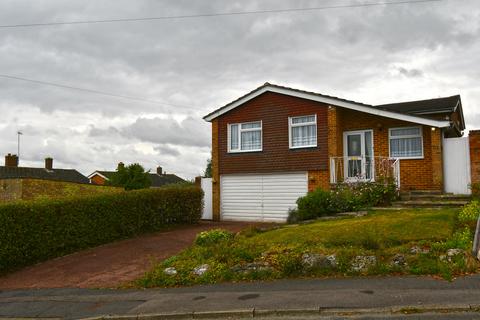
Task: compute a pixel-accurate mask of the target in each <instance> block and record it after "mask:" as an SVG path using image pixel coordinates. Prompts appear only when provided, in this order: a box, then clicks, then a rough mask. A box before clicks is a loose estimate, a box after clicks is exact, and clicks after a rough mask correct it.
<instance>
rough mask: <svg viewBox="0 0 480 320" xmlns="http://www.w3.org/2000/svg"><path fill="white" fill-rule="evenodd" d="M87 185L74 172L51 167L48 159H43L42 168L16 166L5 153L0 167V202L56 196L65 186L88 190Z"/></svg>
mask: <svg viewBox="0 0 480 320" xmlns="http://www.w3.org/2000/svg"><path fill="white" fill-rule="evenodd" d="M89 182H90V181H89V180H88V178H87V177H85V176H84V175H82V174H81V173H80V172H78V171H77V170H74V169H57V168H54V167H53V159H52V158H46V159H45V167H43V168H32V167H19V166H18V156H17V155H14V154H7V155H6V156H5V166H0V201H12V200H31V199H35V198H36V197H38V196H49V195H59V194H62V191H65V189H66V188H67V186H71V185H73V184H75V185H85V186H86V187H89V185H88V184H89ZM67 189H68V188H67Z"/></svg>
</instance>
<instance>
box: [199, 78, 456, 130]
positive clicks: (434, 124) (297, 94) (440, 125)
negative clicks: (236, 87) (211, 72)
mask: <svg viewBox="0 0 480 320" xmlns="http://www.w3.org/2000/svg"><path fill="white" fill-rule="evenodd" d="M267 91H270V92H275V93H280V94H284V95H288V96H293V97H297V98H302V99H307V100H312V101H317V102H321V103H325V104H328V105H332V106H338V107H342V108H346V109H350V110H356V111H360V112H364V113H368V114H373V115H376V116H380V117H386V118H391V119H397V120H402V121H407V122H413V123H418V124H423V125H426V126H431V127H437V128H446V127H449V126H450V121H437V120H431V119H425V118H422V117H416V116H412V115H407V114H401V113H396V112H391V111H385V110H380V109H376V108H374V107H368V106H364V105H360V104H356V103H353V102H347V101H341V100H337V99H334V98H328V97H322V96H318V95H315V94H311V93H307V92H298V91H295V90H290V89H286V88H278V87H270V86H266V87H264V88H262V89H260V90H258V91H256V92H253V93H252V94H250V95H248V96H245V97H243V98H242V99H240V100H238V101H235V102H234V103H232V104H231V105H229V106H228V107H226V108H224V109H221V110H218V111H217V112H215V113H213V114H211V115H210V116H208V117H205V120H206V121H212V120H213V119H215V118H216V117H218V116H220V115H222V114H224V113H227V112H228V111H230V110H232V109H235V108H236V107H238V106H240V105H242V104H244V103H245V102H247V101H249V100H251V99H253V98H255V97H257V96H259V95H261V94H262V93H265V92H267Z"/></svg>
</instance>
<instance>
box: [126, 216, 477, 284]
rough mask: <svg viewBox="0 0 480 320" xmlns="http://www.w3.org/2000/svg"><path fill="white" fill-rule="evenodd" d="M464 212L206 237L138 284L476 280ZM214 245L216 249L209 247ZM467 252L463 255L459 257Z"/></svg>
mask: <svg viewBox="0 0 480 320" xmlns="http://www.w3.org/2000/svg"><path fill="white" fill-rule="evenodd" d="M458 211H459V210H458V209H442V210H420V209H416V210H415V209H412V210H402V211H378V212H371V213H369V214H368V215H366V216H364V217H356V218H354V217H349V218H342V219H338V220H325V221H317V222H314V223H309V224H300V225H285V226H281V227H279V228H277V229H273V230H268V231H262V230H257V229H248V230H244V231H243V232H241V233H239V234H237V235H235V236H229V235H228V234H223V233H222V232H213V233H212V232H211V234H204V235H203V237H202V239H201V241H197V244H194V245H193V246H191V247H190V248H189V249H187V250H185V251H183V252H181V253H180V254H179V255H177V256H173V257H171V258H169V259H167V260H165V261H163V262H161V263H159V264H157V265H156V266H155V267H154V269H153V270H152V271H150V272H148V273H147V274H145V276H144V277H142V278H141V279H139V280H138V281H136V283H135V284H136V285H137V286H141V287H165V286H178V285H192V284H205V283H218V282H223V281H242V280H270V279H280V278H290V277H323V276H354V275H385V274H429V275H438V276H441V277H444V278H446V279H450V278H452V277H453V276H455V275H459V274H463V273H468V272H475V271H476V270H477V269H478V264H477V263H476V262H475V260H474V259H473V258H471V257H470V256H469V251H470V248H469V245H470V243H471V239H470V234H467V235H466V236H465V233H462V230H463V229H462V228H463V226H462V225H461V224H460V223H459V222H458V219H457V215H458ZM209 238H212V239H213V241H205V240H209ZM452 249H461V250H452Z"/></svg>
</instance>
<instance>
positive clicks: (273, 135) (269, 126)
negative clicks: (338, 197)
mask: <svg viewBox="0 0 480 320" xmlns="http://www.w3.org/2000/svg"><path fill="white" fill-rule="evenodd" d="M313 114H316V115H317V126H318V127H317V128H318V129H317V147H315V148H304V149H303V148H302V149H290V148H289V141H288V117H291V116H304V115H313ZM217 119H218V137H219V141H218V147H219V149H218V157H219V173H220V175H222V174H228V173H271V172H288V171H290V172H292V171H308V170H327V166H328V149H327V148H328V145H327V135H328V129H327V121H328V120H327V106H326V105H324V104H321V103H318V102H315V101H310V100H305V99H300V98H296V97H291V96H287V95H281V94H277V93H271V92H267V93H264V94H262V95H260V96H258V97H256V98H254V99H252V100H250V101H248V102H246V103H245V104H244V105H242V106H240V107H238V108H236V109H234V110H232V111H230V112H228V113H226V114H225V115H222V116H221V117H219V118H217ZM260 120H262V121H263V128H262V130H263V132H262V136H263V150H262V151H261V152H247V153H228V152H227V147H228V143H227V131H228V129H227V125H228V124H232V123H241V122H249V121H260ZM214 144H215V142H214Z"/></svg>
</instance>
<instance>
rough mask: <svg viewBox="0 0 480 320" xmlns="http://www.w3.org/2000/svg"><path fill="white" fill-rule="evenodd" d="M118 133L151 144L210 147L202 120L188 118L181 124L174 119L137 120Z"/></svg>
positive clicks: (207, 129) (206, 127) (207, 128)
mask: <svg viewBox="0 0 480 320" xmlns="http://www.w3.org/2000/svg"><path fill="white" fill-rule="evenodd" d="M120 131H121V132H122V134H123V135H124V136H126V137H129V138H136V139H139V140H140V141H147V142H152V143H159V144H172V145H178V146H196V147H208V146H209V145H210V139H209V134H208V133H209V126H208V125H207V124H206V123H204V122H203V121H202V120H199V119H194V118H190V117H189V118H186V119H185V120H183V121H182V122H178V121H176V120H174V119H160V118H153V119H146V118H138V119H137V120H136V121H135V122H134V123H133V124H131V125H129V126H127V127H125V128H122V129H120Z"/></svg>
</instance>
